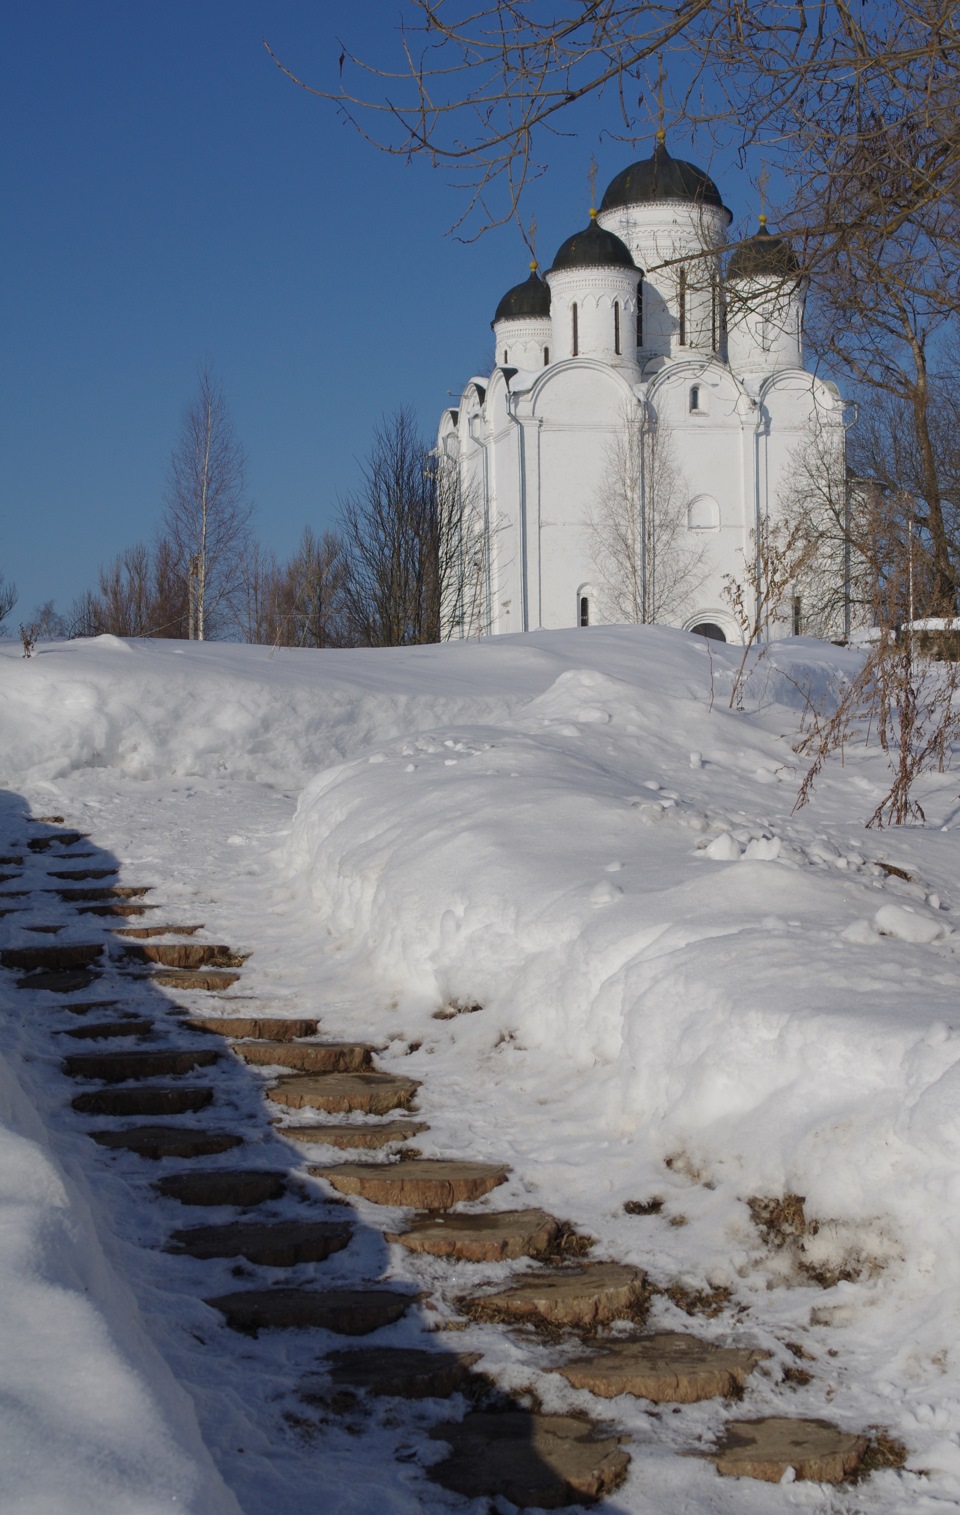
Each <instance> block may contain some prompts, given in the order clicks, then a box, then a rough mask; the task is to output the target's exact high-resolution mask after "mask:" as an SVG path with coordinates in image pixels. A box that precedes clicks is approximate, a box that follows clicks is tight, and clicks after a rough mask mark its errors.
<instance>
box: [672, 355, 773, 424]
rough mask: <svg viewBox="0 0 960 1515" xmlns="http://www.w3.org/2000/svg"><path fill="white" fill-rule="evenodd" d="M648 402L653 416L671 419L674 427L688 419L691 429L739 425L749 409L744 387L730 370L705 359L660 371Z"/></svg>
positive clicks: (690, 360) (692, 360)
mask: <svg viewBox="0 0 960 1515" xmlns="http://www.w3.org/2000/svg"><path fill="white" fill-rule="evenodd" d="M694 391H695V392H696V403H694ZM647 399H648V401H649V403H650V405H651V408H652V409H653V412H654V414H655V415H660V414H664V415H668V416H669V418H670V423H671V426H674V427H675V426H677V425H679V424H683V423H684V421H685V419H686V418H688V417H689V421H690V425H691V426H696V425H698V424H703V423H706V422H709V423H710V424H712V425H722V424H723V423H724V421H726V420H728V419H734V418H735V419H736V421H737V424H738V425H739V424H740V420H741V417H742V413H743V410H744V407H745V406H747V405H749V401H748V400H747V396H746V393H745V391H744V389H743V386H742V385H741V384H740V383H739V382H738V380H737V379H736V378H735V376H734V375H733V374H732V373H731V372H730V370H729V368H727V367H726V366H725V365H723V364H721V363H717V362H714V361H712V360H711V361H707V362H704V361H703V359H702V358H699V359H698V358H690V359H688V360H686V361H683V362H676V361H675V362H672V363H670V364H668V365H667V366H666V367H664V368H663V369H661V370H660V372H659V373H658V374H655V375H654V376H653V378H652V379H650V381H649V382H648V384H647Z"/></svg>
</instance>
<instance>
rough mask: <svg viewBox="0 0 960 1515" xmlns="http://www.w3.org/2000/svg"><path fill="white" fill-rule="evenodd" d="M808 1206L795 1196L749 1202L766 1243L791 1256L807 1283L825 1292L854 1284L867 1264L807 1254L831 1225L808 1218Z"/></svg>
mask: <svg viewBox="0 0 960 1515" xmlns="http://www.w3.org/2000/svg"><path fill="white" fill-rule="evenodd" d="M804 1205H805V1196H804V1195H802V1194H792V1193H787V1194H782V1195H773V1196H764V1195H759V1194H754V1195H751V1196H750V1198H749V1199H748V1200H747V1208H748V1209H749V1211H750V1215H751V1218H752V1220H753V1223H754V1225H755V1226H756V1228H757V1230H758V1231H759V1233H760V1236H761V1238H762V1240H763V1241H764V1242H765V1244H766V1245H767V1246H768V1247H769V1248H770V1249H771V1251H773V1252H781V1253H785V1254H787V1255H788V1256H789V1257H790V1260H791V1262H792V1263H793V1266H794V1268H795V1269H796V1271H797V1273H798V1274H799V1275H800V1276H801V1278H802V1279H803V1280H804V1281H805V1282H808V1283H813V1284H817V1285H818V1287H819V1288H821V1289H832V1288H833V1287H834V1285H835V1284H838V1283H852V1282H853V1281H855V1280H856V1279H858V1278H859V1277H860V1276H861V1274H862V1273H863V1271H864V1268H865V1267H866V1266H867V1263H865V1262H863V1261H861V1260H859V1259H857V1258H856V1257H851V1256H849V1255H847V1256H844V1257H840V1258H837V1259H834V1260H828V1259H826V1258H818V1259H813V1258H812V1257H810V1256H808V1255H807V1252H806V1246H807V1243H808V1242H809V1241H810V1240H812V1238H813V1237H815V1236H817V1235H819V1234H820V1232H821V1231H822V1230H823V1229H824V1227H825V1226H829V1225H830V1224H831V1222H829V1221H824V1220H818V1219H816V1218H815V1217H813V1216H808V1215H807V1214H806V1211H805V1209H804Z"/></svg>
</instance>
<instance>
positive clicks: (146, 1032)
mask: <svg viewBox="0 0 960 1515" xmlns="http://www.w3.org/2000/svg"><path fill="white" fill-rule="evenodd" d="M153 1027H154V1023H153V1021H151V1020H147V1019H146V1018H145V1017H143V1016H138V1015H130V1016H128V1017H127V1019H126V1020H122V1021H92V1022H91V1024H90V1025H88V1026H73V1027H71V1028H68V1029H67V1030H65V1031H61V1032H59V1033H58V1034H59V1035H60V1036H72V1037H75V1038H76V1039H77V1041H88V1042H101V1041H109V1040H111V1039H112V1038H114V1037H121V1036H136V1037H139V1038H140V1039H141V1040H142V1039H143V1038H144V1037H147V1036H150V1035H152V1033H153Z"/></svg>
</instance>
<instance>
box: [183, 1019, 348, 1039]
mask: <svg viewBox="0 0 960 1515" xmlns="http://www.w3.org/2000/svg"><path fill="white" fill-rule="evenodd" d="M187 1024H188V1025H190V1026H193V1027H194V1029H195V1030H197V1031H215V1032H216V1033H217V1035H218V1036H230V1037H244V1036H249V1037H263V1038H264V1039H265V1040H267V1041H277V1042H288V1041H292V1040H293V1039H294V1037H297V1036H315V1035H316V1033H317V1025H318V1020H317V1017H316V1016H312V1017H310V1018H307V1017H305V1016H280V1015H275V1016H268V1015H191V1016H190V1017H189V1018H188V1021H187Z"/></svg>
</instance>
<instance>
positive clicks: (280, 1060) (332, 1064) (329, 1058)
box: [232, 1040, 374, 1073]
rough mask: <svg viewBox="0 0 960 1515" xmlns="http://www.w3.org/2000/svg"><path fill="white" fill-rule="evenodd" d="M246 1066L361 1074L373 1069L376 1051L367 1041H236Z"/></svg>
mask: <svg viewBox="0 0 960 1515" xmlns="http://www.w3.org/2000/svg"><path fill="white" fill-rule="evenodd" d="M232 1046H233V1051H234V1052H235V1053H236V1054H237V1056H238V1057H242V1058H243V1061H244V1062H245V1063H255V1064H257V1065H258V1066H259V1067H276V1068H296V1070H297V1072H298V1073H359V1072H360V1070H361V1069H363V1068H369V1066H370V1064H371V1062H372V1061H373V1051H374V1049H373V1048H372V1047H371V1046H369V1045H368V1044H367V1043H366V1042H295V1041H275V1042H272V1041H265V1040H263V1041H257V1042H234V1043H233V1044H232Z"/></svg>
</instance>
